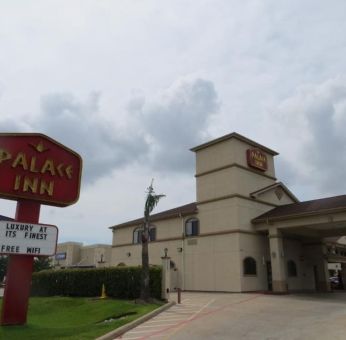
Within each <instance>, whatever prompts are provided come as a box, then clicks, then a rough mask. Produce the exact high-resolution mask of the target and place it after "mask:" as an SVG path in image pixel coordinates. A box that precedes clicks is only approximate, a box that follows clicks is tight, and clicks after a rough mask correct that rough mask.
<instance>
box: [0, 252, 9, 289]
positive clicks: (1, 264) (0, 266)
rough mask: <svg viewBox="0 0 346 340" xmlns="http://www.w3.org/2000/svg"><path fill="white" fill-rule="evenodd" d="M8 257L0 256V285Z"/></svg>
mask: <svg viewBox="0 0 346 340" xmlns="http://www.w3.org/2000/svg"><path fill="white" fill-rule="evenodd" d="M7 263H8V257H7V256H6V255H1V256H0V283H1V282H2V281H3V280H4V277H5V275H6V271H7Z"/></svg>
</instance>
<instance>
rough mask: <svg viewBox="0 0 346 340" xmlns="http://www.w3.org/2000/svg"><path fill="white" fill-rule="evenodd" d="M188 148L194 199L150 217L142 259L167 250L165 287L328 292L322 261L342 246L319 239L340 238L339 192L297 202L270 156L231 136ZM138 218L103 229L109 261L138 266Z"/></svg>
mask: <svg viewBox="0 0 346 340" xmlns="http://www.w3.org/2000/svg"><path fill="white" fill-rule="evenodd" d="M191 150H192V151H193V152H194V153H195V155H196V173H195V178H196V202H193V203H190V204H187V205H184V206H181V207H177V208H174V209H171V210H168V211H164V212H161V213H158V214H154V215H152V217H151V225H152V227H151V232H150V238H151V242H150V243H149V256H150V263H151V264H161V257H162V256H163V255H164V249H165V248H166V249H167V250H168V256H170V258H171V289H174V288H178V287H179V288H182V289H183V290H199V291H227V292H246V291H267V290H273V291H276V292H286V291H287V290H289V291H298V290H311V291H313V290H324V291H326V290H329V289H330V285H329V273H328V262H339V263H340V262H346V256H345V255H346V250H345V252H343V251H342V250H340V251H339V252H338V254H336V253H335V249H336V248H335V247H336V245H335V242H332V243H330V242H329V241H328V239H326V238H328V237H339V236H342V235H346V196H338V197H331V198H325V199H319V200H313V201H306V202H299V201H298V199H297V198H296V197H295V196H294V195H293V194H292V193H291V192H290V191H289V189H287V187H286V186H285V185H284V184H283V183H281V182H279V181H278V180H277V178H276V174H275V164H274V157H275V156H277V155H278V153H277V152H275V151H273V150H271V149H269V148H268V147H265V146H263V145H260V144H258V143H256V142H254V141H252V140H250V139H248V138H246V137H243V136H241V135H239V134H237V133H231V134H229V135H226V136H223V137H221V138H218V139H215V140H212V141H210V142H207V143H205V144H202V145H199V146H197V147H194V148H193V149H191ZM142 223H143V218H140V219H136V220H133V221H129V222H126V223H122V224H118V225H115V226H112V227H111V229H112V232H113V242H112V251H111V260H110V261H111V265H115V266H116V265H121V264H126V265H139V264H140V263H141V244H140V242H141V225H142ZM333 247H334V248H333ZM338 247H341V249H343V248H342V247H344V246H342V245H338Z"/></svg>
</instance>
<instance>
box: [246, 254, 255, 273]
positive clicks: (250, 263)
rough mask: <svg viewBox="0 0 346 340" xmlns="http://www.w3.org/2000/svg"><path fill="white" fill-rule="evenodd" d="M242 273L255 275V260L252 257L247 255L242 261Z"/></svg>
mask: <svg viewBox="0 0 346 340" xmlns="http://www.w3.org/2000/svg"><path fill="white" fill-rule="evenodd" d="M243 270H244V275H257V268H256V260H255V259H254V258H252V257H247V258H245V259H244V261H243Z"/></svg>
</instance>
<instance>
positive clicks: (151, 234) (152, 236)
mask: <svg viewBox="0 0 346 340" xmlns="http://www.w3.org/2000/svg"><path fill="white" fill-rule="evenodd" d="M149 240H150V241H156V228H150V229H149Z"/></svg>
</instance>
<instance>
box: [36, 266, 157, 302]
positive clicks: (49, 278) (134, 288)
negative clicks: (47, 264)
mask: <svg viewBox="0 0 346 340" xmlns="http://www.w3.org/2000/svg"><path fill="white" fill-rule="evenodd" d="M140 277H141V267H111V268H97V269H61V270H43V271H41V272H38V273H33V275H32V285H31V295H32V296H55V295H60V296H92V297H95V296H100V295H101V289H102V284H105V287H106V294H107V295H108V296H109V297H114V298H121V299H135V298H138V297H139V294H140ZM150 291H151V296H152V297H154V298H157V299H160V298H161V267H151V268H150Z"/></svg>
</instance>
